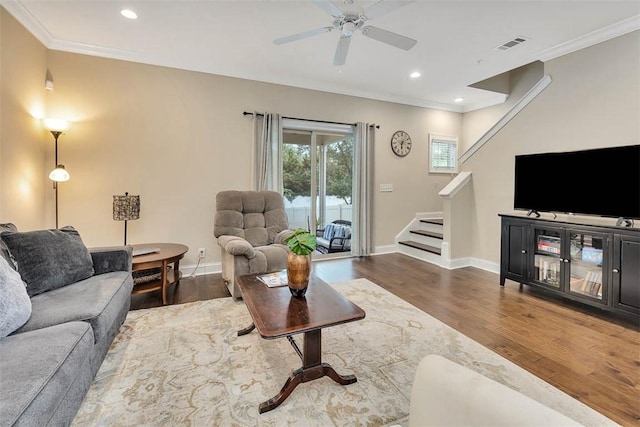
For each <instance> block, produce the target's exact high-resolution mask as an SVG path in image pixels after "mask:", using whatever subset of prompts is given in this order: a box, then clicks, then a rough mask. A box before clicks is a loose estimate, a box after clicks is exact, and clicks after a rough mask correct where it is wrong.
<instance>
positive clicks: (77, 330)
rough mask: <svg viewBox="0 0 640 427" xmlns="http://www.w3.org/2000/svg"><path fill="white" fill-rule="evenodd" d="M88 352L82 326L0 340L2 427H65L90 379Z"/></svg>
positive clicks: (89, 338)
mask: <svg viewBox="0 0 640 427" xmlns="http://www.w3.org/2000/svg"><path fill="white" fill-rule="evenodd" d="M92 351H93V334H92V332H91V327H89V325H88V324H87V323H85V322H71V323H65V324H62V325H56V326H52V327H50V328H46V329H40V330H37V331H31V332H26V333H23V334H14V335H10V336H8V337H6V338H2V339H0V372H2V381H0V425H3V426H13V425H23V426H43V425H51V426H53V425H68V424H69V420H71V419H73V416H74V415H75V413H76V412H77V410H78V408H79V407H80V404H81V403H82V399H83V398H84V395H85V394H86V392H87V390H88V389H89V385H90V384H91V380H92V379H93V377H92V375H91V369H90V362H91V358H92V357H91V356H92Z"/></svg>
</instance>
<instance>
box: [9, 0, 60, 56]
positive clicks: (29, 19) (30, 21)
mask: <svg viewBox="0 0 640 427" xmlns="http://www.w3.org/2000/svg"><path fill="white" fill-rule="evenodd" d="M0 6H2V7H4V8H5V9H6V10H7V12H9V13H10V14H11V15H12V16H13V17H14V18H15V19H16V20H17V21H18V22H19V23H20V24H22V26H23V27H25V28H26V29H27V31H29V32H30V33H31V34H33V35H34V37H35V38H36V39H38V41H39V42H40V43H42V44H43V45H44V46H45V47H46V48H50V46H51V44H52V43H53V36H52V35H51V33H49V31H47V30H46V29H45V28H44V27H43V26H42V24H41V23H40V21H38V20H37V19H36V17H35V16H33V15H32V14H31V13H30V12H29V11H28V10H27V9H26V8H25V7H24V6H23V5H22V3H20V2H19V1H16V0H0Z"/></svg>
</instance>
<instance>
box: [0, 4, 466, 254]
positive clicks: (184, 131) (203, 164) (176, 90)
mask: <svg viewBox="0 0 640 427" xmlns="http://www.w3.org/2000/svg"><path fill="white" fill-rule="evenodd" d="M5 15H8V14H6V13H5ZM15 25H17V24H15V23H13V22H12V26H15ZM12 31H18V30H15V29H12ZM19 31H24V30H22V29H20V30H19ZM12 36H13V34H10V35H9V37H10V38H12ZM33 50H37V51H38V52H39V51H41V50H42V47H41V46H39V47H34V48H30V49H28V50H27V53H28V54H29V56H32V51H33ZM2 67H3V71H4V70H5V69H9V71H12V72H15V73H18V72H19V71H20V70H14V69H13V67H12V65H11V64H6V63H5V64H3V66H2ZM46 67H48V68H49V69H50V70H51V72H52V74H53V76H54V79H55V91H53V92H52V93H51V94H48V95H47V97H48V98H49V99H48V100H47V115H49V116H61V117H65V118H67V119H69V120H71V121H72V125H71V127H70V128H69V130H68V131H67V132H66V134H65V135H63V136H61V137H60V143H59V157H60V161H61V162H62V163H64V164H65V166H66V167H67V170H68V171H69V173H70V174H71V180H70V181H68V182H65V183H62V184H60V190H59V198H60V204H59V209H60V226H63V225H66V224H70V225H73V226H75V227H76V228H77V229H78V230H79V231H80V233H81V235H82V237H83V239H84V240H85V243H86V244H87V245H89V246H98V245H112V244H121V243H122V237H123V236H122V235H123V223H122V222H115V221H113V219H112V196H113V195H114V194H123V193H124V192H125V191H128V192H129V193H131V194H139V195H140V197H141V205H142V208H141V214H140V219H139V220H136V221H131V222H129V231H128V243H144V242H181V243H184V244H186V245H188V246H189V247H190V251H189V253H188V254H187V259H186V260H185V265H189V264H195V261H196V260H195V253H196V251H197V248H199V247H205V248H207V258H206V259H205V260H204V261H205V262H207V263H211V262H218V261H219V249H218V247H217V244H216V242H215V239H214V237H213V217H214V211H215V195H216V193H217V192H218V191H221V190H226V189H248V188H250V186H251V153H252V134H253V128H252V127H253V123H252V121H251V118H250V117H246V116H243V115H242V112H243V111H253V110H256V111H260V112H264V111H270V112H279V113H281V114H282V115H285V116H292V117H301V118H310V119H320V120H333V121H339V122H349V123H351V122H356V121H364V122H370V123H376V124H378V125H380V129H379V130H378V131H377V132H376V141H375V144H374V159H375V163H374V167H373V169H374V185H375V191H374V199H373V206H374V217H373V224H374V225H373V243H374V245H375V246H385V245H392V244H393V239H394V236H395V234H396V233H397V232H398V230H400V229H402V228H403V227H404V226H405V225H406V224H407V223H408V222H409V221H410V220H411V219H412V218H414V217H415V214H416V212H425V211H440V210H442V201H441V199H440V198H439V197H438V196H437V192H438V191H439V190H440V189H441V188H442V187H444V185H446V184H447V183H448V182H449V180H450V178H449V177H443V176H439V175H429V174H428V164H427V159H428V152H427V138H428V133H429V132H435V133H446V134H454V135H459V134H460V132H461V120H462V119H461V114H458V113H451V112H444V111H437V110H431V109H425V108H418V107H410V106H404V105H400V104H394V103H388V102H379V101H373V100H367V99H363V98H356V97H350V96H342V95H336V94H331V93H325V92H318V91H311V90H304V89H298V88H292V87H286V86H281V85H274V84H265V83H259V82H255V81H248V80H241V79H234V78H227V77H221V76H215V75H209V74H203V73H196V72H190V71H182V70H177V69H171V68H164V67H157V66H150V65H143V64H137V63H132V62H126V61H117V60H111V59H104V58H98V57H91V56H85V55H79V54H72V53H65V52H59V51H49V52H48V61H47V62H46V63H43V64H40V65H39V67H37V68H38V70H37V72H36V74H37V75H38V76H39V78H38V79H37V81H34V82H32V83H31V86H33V87H31V86H29V87H28V88H23V90H21V92H28V91H40V90H42V86H43V80H44V75H45V71H46ZM25 84H26V83H25ZM3 96H4V95H3ZM22 115H23V117H21V119H20V120H22V121H26V120H30V118H28V113H27V111H24V112H23V113H22ZM398 129H403V130H405V131H407V132H409V134H410V135H411V136H412V138H413V141H414V144H413V150H412V152H411V154H410V155H409V156H407V157H405V158H398V157H396V156H395V155H393V153H392V152H391V149H390V142H389V141H390V138H391V135H392V134H393V132H395V131H396V130H398ZM43 133H44V132H36V134H37V136H38V137H39V138H41V139H42V138H45V137H44V136H43ZM49 138H50V139H51V136H50V135H49ZM49 142H52V141H47V143H49ZM4 144H5V141H4V138H3V145H4ZM12 144H13V142H12V141H9V145H12ZM40 161H41V160H40ZM46 162H47V164H48V163H53V160H52V158H51V154H49V156H48V157H47V158H46ZM3 169H4V164H3ZM41 173H42V175H43V178H42V179H46V175H45V173H44V172H41ZM47 173H48V171H47ZM381 183H390V184H393V186H394V191H393V192H392V193H380V192H379V191H377V190H378V188H379V184H381ZM3 199H4V200H6V201H8V203H10V204H15V203H17V202H19V201H17V200H16V198H15V195H10V197H7V198H4V197H3ZM44 210H45V211H46V212H47V213H51V214H50V215H48V216H47V219H46V221H44V222H41V223H39V224H35V225H33V226H27V227H22V228H36V227H52V226H53V216H52V213H53V211H54V206H53V204H52V201H51V200H49V201H48V204H47V206H46V207H45V209H44ZM14 215H15V213H14V212H11V211H9V212H6V214H3V215H2V218H0V220H2V221H11V220H13V218H12V217H13V216H14Z"/></svg>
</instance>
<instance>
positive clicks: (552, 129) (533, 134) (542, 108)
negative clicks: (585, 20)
mask: <svg viewBox="0 0 640 427" xmlns="http://www.w3.org/2000/svg"><path fill="white" fill-rule="evenodd" d="M545 74H548V75H550V76H551V78H552V83H551V84H550V85H549V86H548V87H547V88H546V89H545V90H544V91H543V92H542V93H541V94H540V95H539V96H538V97H537V98H536V99H535V100H534V101H533V102H532V103H530V104H529V106H528V107H526V108H525V109H524V110H523V111H522V112H520V114H518V115H517V116H516V117H515V118H514V119H513V120H511V121H510V122H509V123H508V124H507V125H506V126H505V127H504V128H503V129H502V130H501V131H500V132H499V133H498V134H497V135H496V136H495V137H494V138H492V140H490V141H489V143H487V144H486V145H485V146H484V147H483V148H482V149H480V150H479V151H478V152H477V153H475V154H474V155H473V156H472V157H471V158H470V159H469V160H468V161H467V162H466V163H465V164H464V166H463V169H464V170H467V171H472V172H473V188H474V203H475V211H474V212H473V218H474V219H473V234H472V238H471V242H472V244H473V251H472V253H473V256H474V257H475V258H478V259H482V260H487V261H490V262H495V263H497V262H499V258H500V257H499V250H500V225H499V224H500V222H499V217H498V214H499V213H510V212H513V171H514V156H515V155H516V154H526V153H542V152H554V151H570V150H580V149H588V148H598V147H606V146H618V145H632V144H638V143H640V126H639V120H638V117H640V32H638V31H635V32H633V33H630V34H627V35H624V36H621V37H618V38H615V39H613V40H610V41H607V42H604V43H600V44H598V45H595V46H592V47H589V48H587V49H583V50H580V51H578V52H575V53H572V54H569V55H565V56H562V57H560V58H557V59H555V60H552V61H549V62H547V63H545ZM585 173H587V172H585ZM588 174H589V176H588V178H592V179H597V171H589V172H588ZM540 184H541V188H545V189H548V191H570V190H571V183H558V182H554V181H553V175H552V171H545V173H544V174H542V173H541V175H540ZM544 216H545V217H550V214H544ZM602 221H603V222H605V223H615V220H611V219H606V220H604V219H603V220H602Z"/></svg>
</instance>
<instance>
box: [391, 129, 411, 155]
mask: <svg viewBox="0 0 640 427" xmlns="http://www.w3.org/2000/svg"><path fill="white" fill-rule="evenodd" d="M391 150H393V154H395V155H396V156H400V157H404V156H406V155H407V154H409V151H411V137H410V136H409V134H408V133H406V132H405V131H403V130H399V131H397V132H396V133H394V134H393V136H392V137H391Z"/></svg>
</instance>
